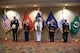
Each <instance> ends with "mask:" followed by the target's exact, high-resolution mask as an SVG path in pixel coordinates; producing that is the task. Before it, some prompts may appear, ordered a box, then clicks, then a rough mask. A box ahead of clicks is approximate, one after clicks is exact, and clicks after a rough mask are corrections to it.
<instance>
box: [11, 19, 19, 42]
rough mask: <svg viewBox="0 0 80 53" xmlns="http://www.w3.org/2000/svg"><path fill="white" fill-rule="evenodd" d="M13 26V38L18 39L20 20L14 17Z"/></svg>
mask: <svg viewBox="0 0 80 53" xmlns="http://www.w3.org/2000/svg"><path fill="white" fill-rule="evenodd" d="M11 27H12V31H13V40H15V41H17V38H18V37H17V30H18V27H19V22H18V20H17V19H14V20H12V21H11Z"/></svg>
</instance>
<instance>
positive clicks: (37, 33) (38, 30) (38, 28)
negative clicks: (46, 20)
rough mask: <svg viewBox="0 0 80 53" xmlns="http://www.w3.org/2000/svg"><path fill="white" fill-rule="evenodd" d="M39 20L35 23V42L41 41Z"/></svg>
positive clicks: (40, 23)
mask: <svg viewBox="0 0 80 53" xmlns="http://www.w3.org/2000/svg"><path fill="white" fill-rule="evenodd" d="M40 18H41V17H40ZM40 18H37V21H36V22H35V31H36V39H37V41H41V34H42V20H41V19H40Z"/></svg>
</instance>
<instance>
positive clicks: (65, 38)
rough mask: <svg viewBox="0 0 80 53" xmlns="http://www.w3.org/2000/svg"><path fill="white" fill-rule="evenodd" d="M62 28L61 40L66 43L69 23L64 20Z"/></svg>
mask: <svg viewBox="0 0 80 53" xmlns="http://www.w3.org/2000/svg"><path fill="white" fill-rule="evenodd" d="M62 28H63V40H64V42H67V39H68V32H69V23H68V22H67V19H65V20H64V23H63V24H62Z"/></svg>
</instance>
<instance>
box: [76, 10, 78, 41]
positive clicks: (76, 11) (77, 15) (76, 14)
mask: <svg viewBox="0 0 80 53" xmlns="http://www.w3.org/2000/svg"><path fill="white" fill-rule="evenodd" d="M76 16H78V12H77V11H76ZM75 41H78V33H77V34H76V38H75Z"/></svg>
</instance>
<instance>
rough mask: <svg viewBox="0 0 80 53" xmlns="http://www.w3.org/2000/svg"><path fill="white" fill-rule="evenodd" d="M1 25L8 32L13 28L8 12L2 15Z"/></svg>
mask: <svg viewBox="0 0 80 53" xmlns="http://www.w3.org/2000/svg"><path fill="white" fill-rule="evenodd" d="M1 25H2V27H3V29H4V30H5V32H7V31H9V30H10V29H11V26H10V20H9V19H8V17H7V16H6V14H3V15H2V20H1Z"/></svg>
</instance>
